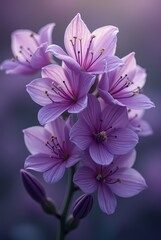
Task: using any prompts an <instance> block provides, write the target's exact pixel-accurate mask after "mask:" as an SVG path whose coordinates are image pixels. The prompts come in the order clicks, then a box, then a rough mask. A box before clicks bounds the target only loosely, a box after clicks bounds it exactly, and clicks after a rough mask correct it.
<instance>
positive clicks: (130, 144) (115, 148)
mask: <svg viewBox="0 0 161 240" xmlns="http://www.w3.org/2000/svg"><path fill="white" fill-rule="evenodd" d="M111 135H112V136H111V137H110V136H109V140H108V141H107V148H108V150H109V152H110V153H112V154H116V155H122V154H126V153H128V152H129V151H130V150H132V149H133V148H134V147H135V146H136V144H137V143H138V136H137V134H136V133H134V132H133V131H132V130H130V129H126V128H125V129H117V130H114V131H113V132H112V134H111ZM115 136H116V137H115Z"/></svg>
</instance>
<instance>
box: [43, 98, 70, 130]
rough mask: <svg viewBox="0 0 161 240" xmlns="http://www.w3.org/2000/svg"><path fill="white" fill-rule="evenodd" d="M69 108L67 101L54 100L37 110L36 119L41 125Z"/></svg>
mask: <svg viewBox="0 0 161 240" xmlns="http://www.w3.org/2000/svg"><path fill="white" fill-rule="evenodd" d="M68 108H69V103H68V102H55V103H51V104H48V105H46V106H44V107H42V108H41V109H40V110H39V112H38V120H39V122H40V124H41V125H44V124H46V123H48V122H51V121H54V120H55V119H56V118H57V117H59V116H60V115H61V114H62V113H63V112H65V111H66V110H67V109H68Z"/></svg>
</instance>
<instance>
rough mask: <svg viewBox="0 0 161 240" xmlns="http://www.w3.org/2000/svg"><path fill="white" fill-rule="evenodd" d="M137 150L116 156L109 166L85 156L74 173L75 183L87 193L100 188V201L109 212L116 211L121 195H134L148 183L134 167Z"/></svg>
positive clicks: (100, 204)
mask: <svg viewBox="0 0 161 240" xmlns="http://www.w3.org/2000/svg"><path fill="white" fill-rule="evenodd" d="M135 155H136V153H135V150H133V151H130V152H129V153H127V154H126V155H122V156H115V157H114V160H113V162H112V163H111V164H110V165H108V166H102V165H97V164H96V163H94V162H93V161H92V160H91V159H90V157H89V156H86V157H84V165H83V166H82V167H80V168H79V169H78V170H77V172H76V173H75V175H74V183H75V184H76V185H78V186H79V187H80V189H81V190H82V191H83V192H85V193H88V194H89V193H93V192H95V191H96V190H97V189H98V203H99V206H100V208H101V210H102V211H103V212H105V213H107V214H112V213H114V211H115V208H116V205H117V202H116V197H115V195H114V194H116V195H118V196H119V197H132V196H134V195H136V194H138V193H139V192H141V191H142V190H144V189H145V188H146V187H147V185H146V183H145V180H144V178H143V177H142V176H141V175H140V174H139V173H138V172H137V171H136V170H134V169H133V168H131V167H132V165H133V163H134V161H135Z"/></svg>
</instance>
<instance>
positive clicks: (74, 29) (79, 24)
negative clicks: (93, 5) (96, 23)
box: [64, 13, 91, 61]
mask: <svg viewBox="0 0 161 240" xmlns="http://www.w3.org/2000/svg"><path fill="white" fill-rule="evenodd" d="M90 36H91V33H90V31H89V30H88V28H87V26H86V24H85V23H84V22H83V20H82V19H81V15H80V14H79V13H78V14H77V15H76V16H75V17H74V18H73V19H72V21H71V22H70V23H69V25H68V26H67V28H66V31H65V35H64V45H65V48H66V50H67V53H68V54H69V55H70V56H71V57H72V58H74V59H75V60H76V61H77V57H76V55H75V51H76V54H77V52H78V51H81V50H80V44H81V45H82V51H81V52H82V58H83V59H84V57H85V53H86V49H87V47H88V44H89V40H90ZM75 38H76V39H75ZM80 39H81V40H80ZM71 41H73V44H74V45H75V51H74V48H73V45H72V42H71ZM80 41H81V42H80Z"/></svg>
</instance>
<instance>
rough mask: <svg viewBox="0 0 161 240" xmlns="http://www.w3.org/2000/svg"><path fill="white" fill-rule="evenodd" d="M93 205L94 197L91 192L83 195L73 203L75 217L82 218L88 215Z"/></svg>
mask: <svg viewBox="0 0 161 240" xmlns="http://www.w3.org/2000/svg"><path fill="white" fill-rule="evenodd" d="M92 206H93V197H92V195H90V194H83V195H81V196H80V197H79V198H78V199H77V200H76V201H75V202H74V205H73V217H74V218H75V219H81V218H84V217H86V216H87V215H88V214H89V213H90V211H91V209H92Z"/></svg>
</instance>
